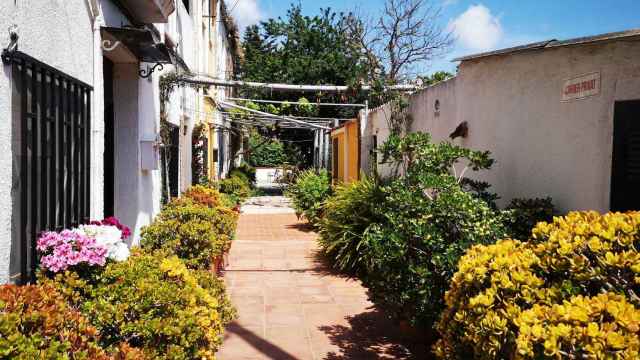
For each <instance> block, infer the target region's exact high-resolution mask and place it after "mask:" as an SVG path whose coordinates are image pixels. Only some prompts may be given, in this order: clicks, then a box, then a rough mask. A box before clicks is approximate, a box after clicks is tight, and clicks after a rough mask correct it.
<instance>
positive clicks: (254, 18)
mask: <svg viewBox="0 0 640 360" xmlns="http://www.w3.org/2000/svg"><path fill="white" fill-rule="evenodd" d="M236 1H237V3H236ZM226 4H227V7H233V6H235V7H234V8H233V10H232V11H231V15H232V16H233V18H234V19H235V20H236V23H237V24H238V26H239V27H240V31H243V30H244V28H246V27H247V26H249V25H253V24H257V23H258V22H260V20H262V19H263V18H264V16H263V13H262V10H261V9H260V6H259V5H258V0H226ZM234 4H235V5H234Z"/></svg>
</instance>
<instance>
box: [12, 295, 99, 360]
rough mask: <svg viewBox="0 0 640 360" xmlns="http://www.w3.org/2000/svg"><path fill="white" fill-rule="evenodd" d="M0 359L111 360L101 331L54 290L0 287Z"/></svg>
mask: <svg viewBox="0 0 640 360" xmlns="http://www.w3.org/2000/svg"><path fill="white" fill-rule="evenodd" d="M0 357H1V358H3V359H25V360H27V359H62V358H65V359H109V358H110V357H109V356H108V355H107V353H106V352H105V351H104V350H103V349H102V348H101V347H100V344H99V337H98V331H97V330H96V329H95V328H94V327H92V326H91V324H89V322H88V321H87V319H85V318H84V317H83V316H82V315H81V314H80V313H78V312H77V311H74V310H73V309H72V308H71V307H70V306H69V305H67V303H66V301H65V299H64V298H63V297H62V296H61V295H60V294H58V292H57V291H56V290H55V288H53V287H51V286H35V285H28V286H15V285H2V286H0Z"/></svg>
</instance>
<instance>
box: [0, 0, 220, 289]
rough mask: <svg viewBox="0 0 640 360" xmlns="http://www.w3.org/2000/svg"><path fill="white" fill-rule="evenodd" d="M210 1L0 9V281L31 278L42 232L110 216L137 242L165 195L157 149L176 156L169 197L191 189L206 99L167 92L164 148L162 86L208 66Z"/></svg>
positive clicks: (88, 1) (107, 0) (68, 2)
mask: <svg viewBox="0 0 640 360" xmlns="http://www.w3.org/2000/svg"><path fill="white" fill-rule="evenodd" d="M211 1H213V0H211ZM211 1H210V0H191V1H189V0H182V1H173V0H65V1H57V0H56V1H18V2H15V3H14V2H13V1H11V2H7V4H3V5H2V6H0V29H3V30H4V29H9V28H11V34H10V33H9V32H5V33H0V46H1V47H2V48H3V49H5V51H4V52H3V66H2V71H1V72H0V118H4V119H7V120H10V121H7V126H5V127H4V128H3V129H4V130H3V131H2V132H1V133H0V149H2V152H1V153H0V164H2V165H3V166H4V169H5V171H4V172H3V173H2V174H0V203H1V204H2V205H1V206H0V283H6V282H25V281H30V280H31V279H32V278H33V275H34V272H35V269H36V268H37V256H36V254H35V246H34V245H35V239H36V238H37V236H38V234H39V233H41V232H42V231H45V230H61V229H63V228H69V227H73V226H76V225H78V224H81V223H85V222H88V221H90V220H99V219H102V218H104V217H106V216H116V217H117V218H118V219H119V220H120V221H121V222H122V223H124V224H125V225H127V226H129V227H130V228H131V229H132V231H133V234H134V235H133V237H132V239H131V243H132V244H137V243H138V242H139V237H140V230H141V229H142V227H144V226H146V225H148V224H149V223H150V222H151V221H152V220H153V218H154V217H155V216H156V215H157V214H158V213H159V211H160V209H161V201H162V199H163V194H166V193H167V192H170V191H169V190H171V189H167V187H168V186H167V183H166V182H165V181H163V171H164V170H166V169H164V168H163V167H162V164H163V163H162V162H161V161H160V158H161V154H162V151H163V149H164V148H165V147H167V148H168V149H169V150H168V151H170V152H172V153H173V154H175V156H174V157H173V159H172V161H171V162H167V165H169V163H170V165H171V166H172V169H171V174H170V177H171V178H172V179H171V180H172V182H171V183H172V184H173V187H174V189H175V192H177V193H180V192H181V191H183V190H185V189H186V188H187V187H188V186H189V185H191V183H192V178H191V157H192V154H191V149H192V138H191V131H192V129H193V127H194V124H195V123H196V122H197V121H200V118H199V117H200V116H199V111H201V110H202V108H203V98H204V97H205V94H204V92H203V91H202V90H198V89H194V88H191V87H178V88H176V90H175V91H174V92H173V93H172V94H171V96H170V99H169V101H168V103H167V108H166V109H167V111H166V117H165V119H166V121H167V123H168V124H170V126H171V127H172V128H173V131H172V136H174V140H175V141H174V142H173V143H172V144H164V143H163V139H162V137H161V130H162V125H161V120H160V119H161V104H160V81H161V77H162V76H163V75H166V74H168V73H169V72H172V71H182V72H186V71H191V72H210V70H209V67H210V66H209V63H210V59H209V56H211V55H210V54H209V51H208V50H207V49H208V48H209V47H214V48H215V47H216V46H217V45H216V44H215V41H213V42H212V41H210V40H209V38H210V37H211V36H210V34H209V32H206V31H205V30H206V29H204V28H203V27H204V26H205V25H206V24H207V23H211V26H216V24H217V22H214V21H212V18H210V17H208V16H209V15H210V14H209V11H210V7H211V6H212V5H211ZM217 6H219V5H217ZM209 43H211V44H209ZM168 173H169V172H167V174H168ZM170 195H172V194H170ZM176 195H177V194H176Z"/></svg>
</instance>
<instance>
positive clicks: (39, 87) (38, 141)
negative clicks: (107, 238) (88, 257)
mask: <svg viewBox="0 0 640 360" xmlns="http://www.w3.org/2000/svg"><path fill="white" fill-rule="evenodd" d="M3 60H4V61H5V63H8V64H10V65H11V66H12V82H13V94H12V96H13V99H12V104H13V109H14V112H13V130H12V132H13V152H14V154H15V156H14V171H13V178H14V181H13V184H14V188H13V196H14V201H13V203H14V205H13V228H14V232H13V237H12V258H11V272H12V279H13V280H14V281H18V282H22V283H24V282H29V281H33V279H34V276H35V270H36V268H37V265H38V258H37V253H36V247H35V244H36V240H37V237H38V236H39V235H40V234H41V233H42V232H43V231H47V230H56V231H59V230H61V229H64V228H70V227H74V226H77V225H78V224H81V223H86V222H88V221H89V211H90V137H91V134H90V130H91V129H90V124H91V116H90V114H91V91H92V87H91V86H89V85H87V84H85V83H83V82H82V81H80V80H77V79H75V78H73V77H71V76H69V75H66V74H64V73H62V72H60V71H59V70H57V69H55V68H53V67H51V66H49V65H46V64H44V63H42V62H40V61H38V60H36V59H34V58H32V57H30V56H29V55H26V54H24V53H21V52H17V51H16V52H12V53H10V54H4V56H3Z"/></svg>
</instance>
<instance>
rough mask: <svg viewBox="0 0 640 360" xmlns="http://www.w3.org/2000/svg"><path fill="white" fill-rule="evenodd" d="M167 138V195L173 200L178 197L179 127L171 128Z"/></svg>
mask: <svg viewBox="0 0 640 360" xmlns="http://www.w3.org/2000/svg"><path fill="white" fill-rule="evenodd" d="M169 137H170V138H171V144H170V145H169V195H170V196H171V198H175V197H178V195H180V191H179V188H178V185H179V184H178V181H179V180H178V173H179V171H178V170H179V169H180V127H178V126H172V127H171V130H170V133H169Z"/></svg>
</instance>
